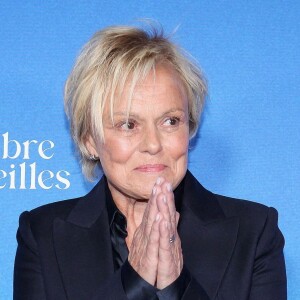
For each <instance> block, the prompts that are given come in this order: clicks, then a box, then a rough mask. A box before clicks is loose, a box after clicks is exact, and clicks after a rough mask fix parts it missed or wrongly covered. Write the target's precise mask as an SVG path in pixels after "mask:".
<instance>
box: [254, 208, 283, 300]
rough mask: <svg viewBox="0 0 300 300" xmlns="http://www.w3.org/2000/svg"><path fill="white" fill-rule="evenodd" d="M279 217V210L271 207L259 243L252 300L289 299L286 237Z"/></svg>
mask: <svg viewBox="0 0 300 300" xmlns="http://www.w3.org/2000/svg"><path fill="white" fill-rule="evenodd" d="M277 219H278V214H277V211H276V210H275V209H274V208H270V209H269V213H268V216H267V219H266V222H265V226H264V228H263V231H262V233H261V235H260V238H259V241H258V245H257V250H256V256H255V262H254V269H253V274H252V286H251V291H250V297H249V299H250V300H260V299H262V298H263V299H264V300H286V299H287V289H286V272H285V263H284V256H283V247H284V238H283V235H282V233H281V231H280V230H279V228H278V226H277Z"/></svg>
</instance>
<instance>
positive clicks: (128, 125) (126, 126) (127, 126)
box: [119, 120, 136, 130]
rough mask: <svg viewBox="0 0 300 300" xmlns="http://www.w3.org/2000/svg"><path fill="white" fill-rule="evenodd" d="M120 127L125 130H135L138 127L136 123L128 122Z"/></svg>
mask: <svg viewBox="0 0 300 300" xmlns="http://www.w3.org/2000/svg"><path fill="white" fill-rule="evenodd" d="M119 127H120V128H121V129H123V130H133V129H135V127H136V122H134V121H131V120H128V121H126V122H123V123H121V124H120V125H119Z"/></svg>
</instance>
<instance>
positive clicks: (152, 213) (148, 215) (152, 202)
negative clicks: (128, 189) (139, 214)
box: [142, 183, 161, 236]
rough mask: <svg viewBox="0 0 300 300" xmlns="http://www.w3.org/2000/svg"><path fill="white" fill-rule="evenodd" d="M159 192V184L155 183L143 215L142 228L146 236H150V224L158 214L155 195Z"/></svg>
mask: <svg viewBox="0 0 300 300" xmlns="http://www.w3.org/2000/svg"><path fill="white" fill-rule="evenodd" d="M160 191H161V187H160V186H159V184H157V183H155V184H154V186H153V189H152V193H151V196H150V198H149V201H148V204H147V207H146V210H145V212H144V215H143V219H142V226H144V228H145V234H146V235H147V236H148V235H149V234H150V231H151V227H152V224H153V223H154V221H155V218H156V215H157V213H158V207H157V195H158V194H159V193H160Z"/></svg>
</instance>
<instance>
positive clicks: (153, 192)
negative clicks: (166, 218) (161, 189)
mask: <svg viewBox="0 0 300 300" xmlns="http://www.w3.org/2000/svg"><path fill="white" fill-rule="evenodd" d="M152 194H153V195H155V194H156V187H154V188H153V190H152Z"/></svg>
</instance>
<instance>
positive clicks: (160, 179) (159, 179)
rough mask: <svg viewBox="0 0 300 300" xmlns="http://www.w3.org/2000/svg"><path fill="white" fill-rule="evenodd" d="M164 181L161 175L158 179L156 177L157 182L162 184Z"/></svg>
mask: <svg viewBox="0 0 300 300" xmlns="http://www.w3.org/2000/svg"><path fill="white" fill-rule="evenodd" d="M161 183H162V178H161V177H158V178H157V179H156V184H158V185H159V184H161Z"/></svg>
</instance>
